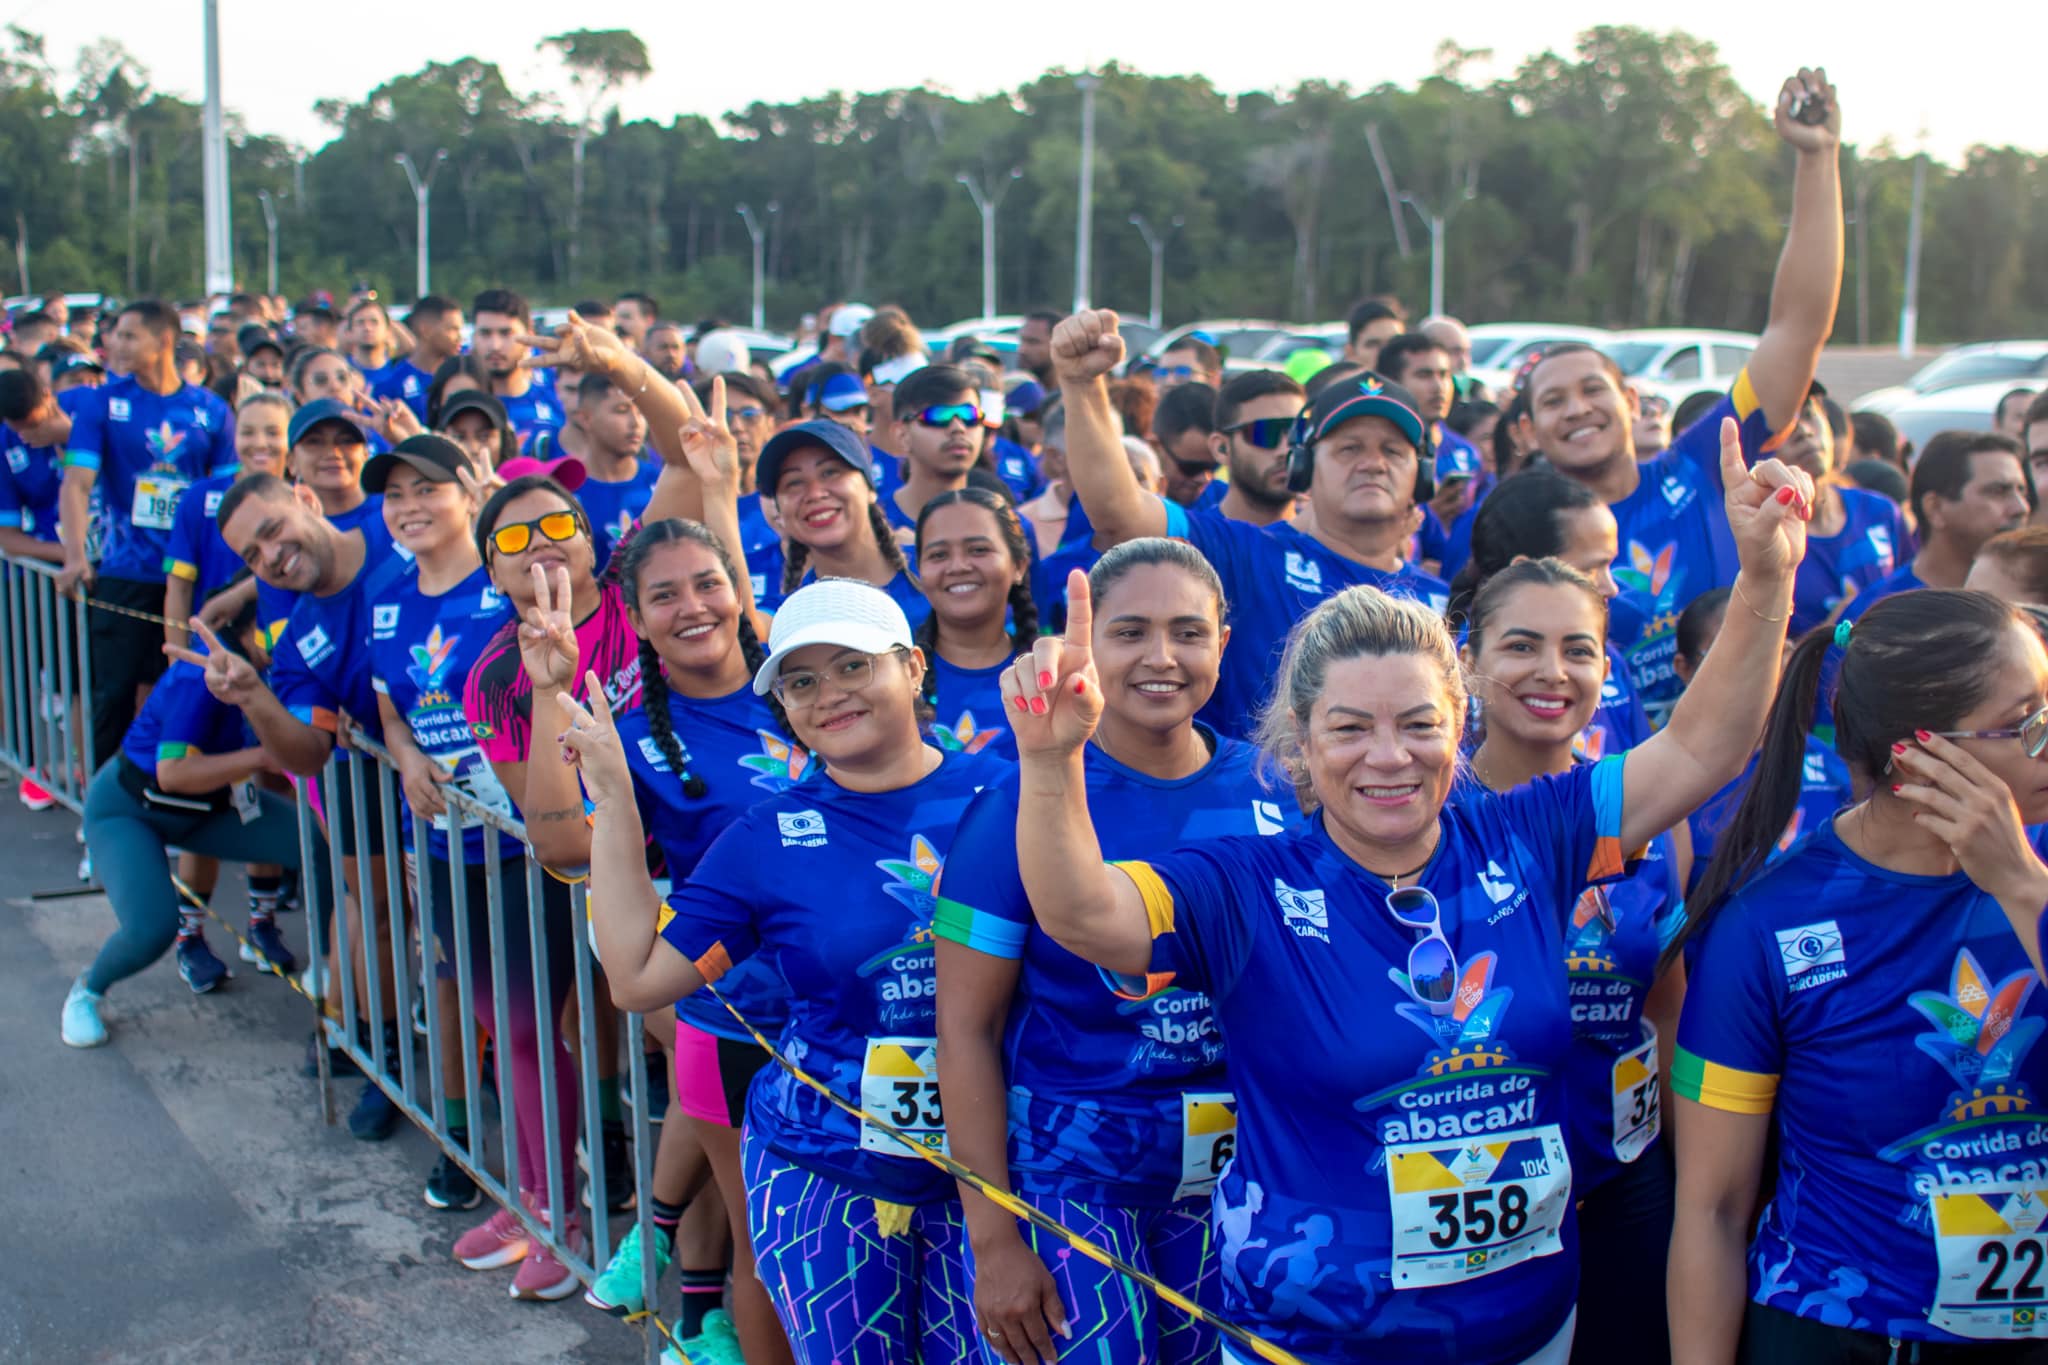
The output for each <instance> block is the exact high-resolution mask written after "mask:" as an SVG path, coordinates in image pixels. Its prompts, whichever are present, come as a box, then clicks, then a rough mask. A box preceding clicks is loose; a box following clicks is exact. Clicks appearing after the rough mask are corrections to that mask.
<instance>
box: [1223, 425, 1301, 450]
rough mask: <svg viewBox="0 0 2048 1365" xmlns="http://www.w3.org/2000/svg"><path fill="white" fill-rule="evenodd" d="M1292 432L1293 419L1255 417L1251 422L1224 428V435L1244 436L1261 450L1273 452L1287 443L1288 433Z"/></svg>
mask: <svg viewBox="0 0 2048 1365" xmlns="http://www.w3.org/2000/svg"><path fill="white" fill-rule="evenodd" d="M1292 430H1294V419H1293V418H1292V417H1254V418H1252V419H1251V420H1250V421H1249V422H1239V423H1238V424H1237V425H1236V426H1234V427H1225V428H1223V434H1224V435H1225V436H1242V437H1244V439H1245V440H1246V441H1247V442H1249V443H1250V444H1252V445H1255V446H1257V447H1258V448H1259V449H1261V450H1272V449H1274V448H1275V447H1277V446H1278V445H1280V444H1281V443H1282V442H1283V441H1285V440H1286V439H1287V433H1288V432H1290V431H1292Z"/></svg>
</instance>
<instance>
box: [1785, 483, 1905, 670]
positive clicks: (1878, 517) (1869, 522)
mask: <svg viewBox="0 0 2048 1365" xmlns="http://www.w3.org/2000/svg"><path fill="white" fill-rule="evenodd" d="M1835 492H1836V494H1837V495H1838V496H1839V497H1840V498H1841V499H1842V512H1843V514H1844V517H1845V520H1844V522H1843V525H1842V529H1841V530H1840V531H1838V532H1836V533H1835V534H1834V535H1831V536H1813V535H1809V536H1808V537H1807V538H1806V558H1804V559H1802V560H1800V561H1799V573H1798V576H1797V577H1796V578H1795V579H1794V580H1793V583H1792V624H1791V626H1790V628H1789V633H1790V634H1792V635H1794V636H1798V635H1804V634H1805V633H1806V632H1807V631H1809V630H1812V629H1813V628H1814V627H1815V626H1817V625H1819V624H1820V623H1821V622H1823V621H1825V620H1827V619H1828V616H1829V615H1830V614H1831V613H1832V612H1833V611H1834V609H1835V608H1836V607H1837V606H1838V605H1840V604H1841V603H1842V602H1843V601H1844V600H1846V599H1848V598H1851V597H1854V596H1856V595H1857V594H1858V593H1859V592H1860V591H1861V590H1862V589H1864V588H1867V587H1869V586H1870V585H1871V584H1873V583H1876V582H1878V581H1879V580H1881V579H1884V578H1888V577H1890V576H1891V574H1892V573H1893V572H1894V571H1895V570H1896V569H1897V568H1898V556H1900V555H1902V554H1905V553H1906V552H1907V547H1908V545H1909V544H1910V541H1909V540H1908V538H1907V535H1906V523H1905V519H1904V518H1903V517H1901V516H1900V515H1899V505H1898V504H1897V503H1895V502H1893V501H1892V500H1891V499H1890V498H1887V497H1885V496H1884V495H1883V494H1882V493H1869V492H1865V491H1864V490H1863V489H1861V488H1838V489H1836V490H1835Z"/></svg>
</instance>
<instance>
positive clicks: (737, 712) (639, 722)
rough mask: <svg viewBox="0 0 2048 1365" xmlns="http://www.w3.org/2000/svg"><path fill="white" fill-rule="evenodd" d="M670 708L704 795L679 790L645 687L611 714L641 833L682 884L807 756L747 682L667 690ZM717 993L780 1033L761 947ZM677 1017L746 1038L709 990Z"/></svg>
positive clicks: (781, 1001)
mask: <svg viewBox="0 0 2048 1365" xmlns="http://www.w3.org/2000/svg"><path fill="white" fill-rule="evenodd" d="M668 706H669V719H670V722H671V723H672V725H673V727H674V732H675V737H676V739H677V741H678V742H679V743H680V744H681V745H682V752H683V756H684V761H685V762H686V763H687V765H688V767H689V771H690V772H691V773H692V774H694V775H695V776H696V777H698V778H700V779H702V781H703V783H704V794H703V795H702V796H690V795H688V794H686V793H685V792H684V791H683V781H682V777H681V775H680V774H678V773H677V772H676V771H675V769H674V768H673V767H672V766H671V765H670V763H669V761H668V756H667V755H666V754H664V753H663V752H662V749H661V746H660V745H659V744H656V743H655V742H654V721H653V717H652V716H651V715H649V713H648V711H647V707H646V705H645V704H644V694H643V704H642V705H641V706H640V707H639V708H637V709H635V710H632V711H629V712H627V713H626V714H625V715H623V716H620V717H619V719H618V730H619V742H620V743H621V744H622V745H624V746H625V750H626V766H627V767H628V768H629V769H631V770H632V773H633V796H634V800H635V803H636V804H637V805H638V806H639V808H640V818H641V819H642V820H643V821H644V822H645V823H646V826H647V837H648V838H650V839H652V840H653V841H654V846H655V847H656V848H657V849H659V850H661V855H662V860H663V862H664V863H665V864H666V865H667V872H668V877H669V880H670V881H671V882H672V883H674V884H677V885H680V884H681V883H683V882H685V881H687V880H689V876H690V873H691V872H692V871H694V870H695V869H696V866H697V862H698V860H699V859H701V858H702V857H703V856H704V850H706V849H708V848H710V847H711V844H712V842H713V841H714V840H716V839H717V838H718V836H719V835H721V834H723V833H724V832H725V831H726V829H727V828H728V827H729V826H731V825H732V824H733V822H734V821H736V820H738V819H739V818H740V817H741V816H742V815H744V814H746V812H747V809H748V808H749V807H751V806H753V805H755V804H756V803H758V802H761V801H764V800H766V799H767V798H768V797H770V796H774V795H777V794H778V793H781V792H786V791H788V790H789V789H790V788H791V787H794V786H795V785H796V784H797V783H798V782H799V781H801V780H802V779H803V777H804V775H805V774H806V773H807V772H808V771H810V768H811V763H810V758H809V755H807V754H806V753H805V752H804V751H803V750H802V749H800V748H798V747H796V746H795V745H793V744H791V743H790V742H789V740H788V739H786V738H784V736H783V734H782V731H781V728H780V726H779V723H778V722H777V721H776V719H775V712H774V711H773V710H771V709H770V708H769V705H768V703H767V701H766V700H765V699H763V698H761V697H757V696H755V695H754V689H753V688H752V687H742V688H741V689H740V690H739V691H737V692H734V693H732V694H731V695H730V696H724V697H712V698H709V699H707V700H704V701H695V700H692V699H691V698H689V697H685V696H682V695H680V694H678V693H676V692H674V691H671V692H670V693H669V694H668ZM718 991H719V995H722V996H724V997H725V999H727V1000H729V1001H731V1002H732V1005H733V1008H734V1009H737V1010H738V1011H739V1012H740V1013H741V1014H742V1015H744V1016H746V1018H747V1020H748V1022H750V1023H751V1024H753V1025H754V1027H755V1028H757V1029H759V1030H760V1031H761V1034H762V1036H763V1037H767V1038H775V1037H778V1036H780V1034H781V1033H782V1029H783V1026H784V1025H785V1024H787V1023H788V1022H789V989H788V987H786V986H784V985H783V984H782V982H781V980H780V979H779V978H778V977H777V976H776V975H775V968H774V966H773V965H772V964H771V963H770V961H769V958H768V955H767V954H765V953H760V954H756V955H755V956H753V957H750V958H748V959H747V960H746V961H745V962H742V963H740V964H739V965H737V966H735V967H734V968H733V969H732V970H731V971H730V972H728V973H726V975H725V977H724V979H723V980H721V981H720V982H719V983H718ZM676 1017H677V1018H678V1019H681V1020H683V1021H684V1022H685V1023H688V1024H691V1025H694V1026H695V1027H697V1028H700V1029H702V1030H704V1031H705V1032H706V1033H710V1034H714V1035H716V1036H717V1037H720V1038H729V1039H731V1040H733V1041H734V1042H740V1043H751V1042H752V1041H753V1038H752V1036H751V1035H750V1034H748V1032H747V1031H746V1029H744V1028H743V1027H741V1026H740V1023H739V1021H738V1020H736V1019H734V1018H733V1017H732V1011H731V1010H728V1009H727V1008H726V1007H725V1006H724V1005H723V1004H722V1003H720V1001H719V999H718V996H714V995H713V994H712V993H711V992H710V991H698V992H696V993H695V994H694V995H691V996H688V997H687V998H685V999H683V1000H680V1001H677V1002H676Z"/></svg>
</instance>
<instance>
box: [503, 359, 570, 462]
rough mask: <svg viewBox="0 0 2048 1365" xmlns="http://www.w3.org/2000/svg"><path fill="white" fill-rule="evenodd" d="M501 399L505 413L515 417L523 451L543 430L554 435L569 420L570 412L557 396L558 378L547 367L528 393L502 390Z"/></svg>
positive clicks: (536, 372) (534, 379)
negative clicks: (556, 380) (563, 409)
mask: <svg viewBox="0 0 2048 1365" xmlns="http://www.w3.org/2000/svg"><path fill="white" fill-rule="evenodd" d="M497 399H498V401H499V402H500V403H502V404H504V405H505V416H507V417H509V418H510V419H511V420H512V430H513V431H514V432H516V433H518V436H519V445H520V448H521V449H522V450H523V449H525V448H526V446H527V445H528V444H530V443H531V442H532V440H533V438H534V437H535V436H537V435H539V434H540V433H541V432H546V433H548V434H549V435H553V434H554V433H555V432H558V431H560V430H561V429H562V427H563V426H564V425H565V424H566V423H567V422H568V420H569V414H568V413H566V412H563V411H562V405H561V403H560V402H559V401H558V400H557V399H556V397H555V385H554V380H553V378H552V377H550V376H548V372H547V371H544V370H543V371H535V372H534V374H533V376H532V379H531V382H529V383H528V384H527V386H526V392H525V393H522V394H518V395H516V396H515V395H513V394H509V393H501V394H498V395H497Z"/></svg>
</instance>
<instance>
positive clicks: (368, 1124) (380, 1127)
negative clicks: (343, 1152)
mask: <svg viewBox="0 0 2048 1365" xmlns="http://www.w3.org/2000/svg"><path fill="white" fill-rule="evenodd" d="M403 1117H405V1115H404V1112H403V1111H402V1110H400V1109H399V1107H398V1106H397V1105H395V1104H393V1103H392V1102H391V1097H390V1096H389V1095H387V1094H385V1093H384V1088H383V1087H382V1086H380V1085H378V1084H377V1083H376V1082H375V1081H365V1082H364V1083H363V1093H362V1094H361V1095H358V1096H357V1097H356V1107H355V1108H353V1109H351V1110H349V1111H348V1132H349V1136H350V1137H352V1138H354V1139H356V1141H358V1142H382V1141H383V1140H384V1139H385V1138H388V1137H390V1136H391V1134H392V1133H393V1132H395V1131H397V1129H398V1121H399V1120H400V1119H401V1118H403Z"/></svg>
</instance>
